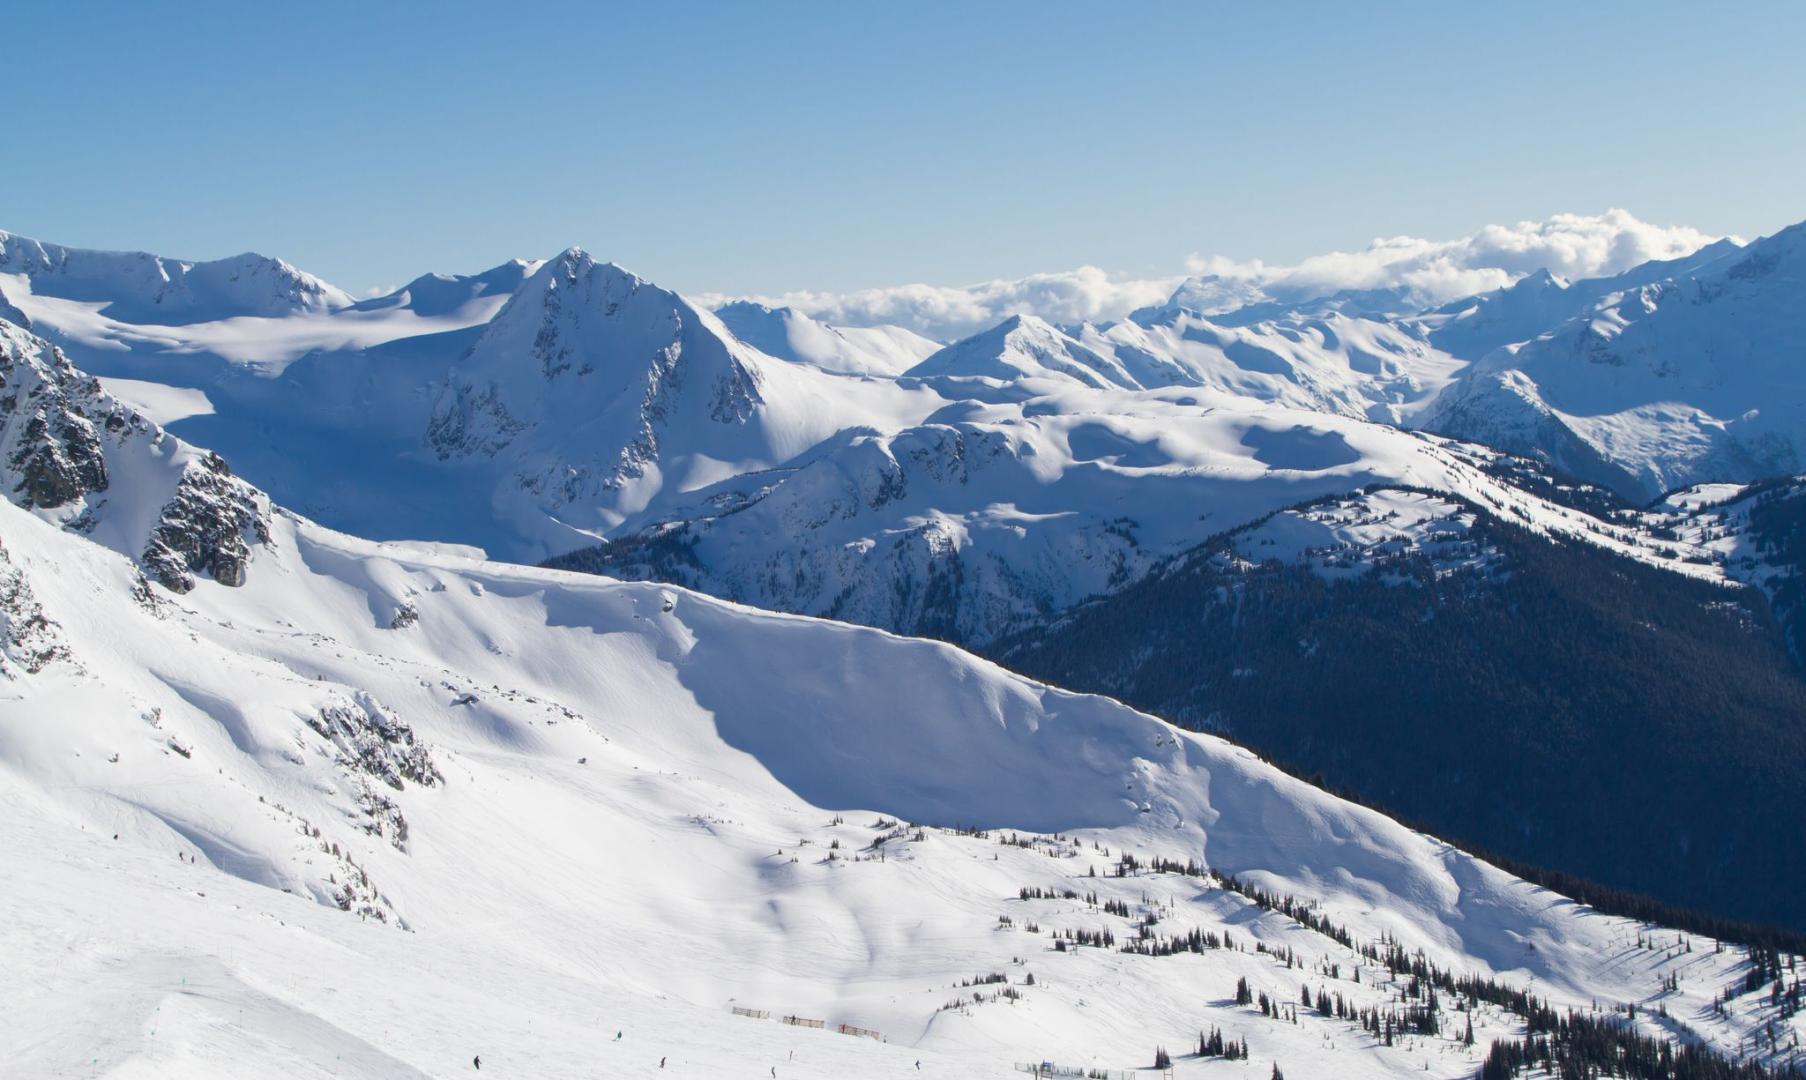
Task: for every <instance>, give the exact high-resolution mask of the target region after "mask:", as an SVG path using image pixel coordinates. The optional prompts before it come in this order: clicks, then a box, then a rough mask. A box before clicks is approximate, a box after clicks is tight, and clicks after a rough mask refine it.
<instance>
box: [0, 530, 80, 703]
mask: <svg viewBox="0 0 1806 1080" xmlns="http://www.w3.org/2000/svg"><path fill="white" fill-rule="evenodd" d="M68 659H70V656H69V646H68V645H67V644H66V643H65V642H64V641H63V636H62V633H61V631H60V630H59V629H58V627H57V625H56V623H54V622H51V621H50V620H49V619H48V618H46V617H45V615H44V609H43V608H42V607H40V606H39V604H38V599H37V597H36V596H34V595H33V594H32V591H31V583H30V582H28V581H26V580H25V573H24V571H23V570H22V569H20V568H19V566H18V565H16V564H15V563H14V562H13V561H12V556H10V555H9V554H7V551H6V545H5V544H3V543H0V677H5V678H9V679H10V678H16V677H18V676H19V675H20V674H25V675H34V674H36V673H37V672H39V671H42V670H44V668H46V667H48V666H50V665H51V664H53V663H55V662H57V661H59V660H61V661H66V660H68Z"/></svg>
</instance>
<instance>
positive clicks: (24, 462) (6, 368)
mask: <svg viewBox="0 0 1806 1080" xmlns="http://www.w3.org/2000/svg"><path fill="white" fill-rule="evenodd" d="M152 427H153V425H151V423H150V422H149V421H147V420H145V419H144V418H143V417H141V416H139V415H138V414H137V413H136V412H134V411H132V410H131V409H129V408H127V407H126V406H125V405H123V404H121V403H119V402H118V401H115V400H113V398H112V396H111V395H109V394H107V393H106V391H105V390H103V389H101V386H100V382H99V381H98V380H96V379H94V378H92V377H90V376H87V375H83V374H82V373H81V372H79V371H77V370H76V369H75V367H74V366H73V365H71V364H70V363H69V360H68V358H67V357H65V356H64V355H63V353H62V350H60V349H56V348H53V347H52V346H50V345H48V344H47V343H45V342H44V341H42V340H41V339H39V338H36V337H33V336H32V335H31V334H29V333H26V332H25V331H24V330H22V329H20V328H19V327H17V326H13V325H9V324H7V323H5V322H4V321H0V439H3V441H0V447H3V448H4V450H5V457H4V462H5V466H6V469H7V470H8V473H9V474H10V475H9V476H8V477H7V480H8V481H9V483H8V484H7V490H8V492H9V493H10V494H11V495H12V497H13V500H14V501H15V502H17V503H19V504H20V505H21V506H24V507H26V508H27V509H42V510H54V509H57V508H59V507H63V506H69V505H70V504H72V503H74V502H76V501H77V500H78V499H81V498H82V497H84V496H86V495H89V494H93V493H97V492H102V491H105V490H106V489H107V463H106V454H105V453H104V451H103V449H102V446H101V433H102V432H103V431H104V432H106V433H108V434H111V435H114V436H118V437H121V438H124V437H129V436H131V435H135V434H142V433H144V432H147V431H149V430H151V429H152Z"/></svg>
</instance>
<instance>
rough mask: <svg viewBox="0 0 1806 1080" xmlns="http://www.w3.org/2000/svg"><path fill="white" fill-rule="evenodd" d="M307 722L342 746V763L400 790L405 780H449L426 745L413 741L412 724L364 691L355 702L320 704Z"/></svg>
mask: <svg viewBox="0 0 1806 1080" xmlns="http://www.w3.org/2000/svg"><path fill="white" fill-rule="evenodd" d="M307 726H308V727H311V728H313V729H314V731H316V732H318V733H319V734H320V735H321V736H322V737H324V738H326V739H328V740H330V741H331V742H332V744H333V745H334V746H336V747H337V748H338V755H339V763H340V764H342V765H345V766H347V767H350V768H355V769H357V770H358V771H359V772H362V773H365V774H367V775H369V776H372V777H374V778H376V779H378V780H381V781H382V782H383V783H384V784H387V785H388V786H389V787H391V788H394V789H395V790H396V791H400V790H401V789H402V781H404V780H412V781H413V782H414V783H416V784H419V785H420V786H422V787H432V786H433V785H435V784H438V783H440V782H441V781H443V780H444V779H445V777H444V776H443V775H441V774H440V772H439V767H438V766H437V765H435V764H434V763H433V758H432V755H431V754H430V753H429V752H428V750H427V747H426V744H425V743H422V742H418V741H416V740H415V738H414V729H413V728H411V727H409V726H408V725H407V723H406V722H404V721H403V720H401V719H400V718H399V717H397V716H395V715H394V714H393V713H391V712H390V711H389V710H388V709H386V708H385V707H384V706H383V705H382V704H381V703H380V702H378V701H377V700H376V699H375V698H374V697H371V696H370V695H369V694H365V693H361V692H360V693H359V694H358V695H357V698H356V700H355V701H352V702H347V703H345V704H343V705H329V706H327V707H326V708H324V709H321V710H320V713H319V715H318V716H315V717H309V718H308V720H307Z"/></svg>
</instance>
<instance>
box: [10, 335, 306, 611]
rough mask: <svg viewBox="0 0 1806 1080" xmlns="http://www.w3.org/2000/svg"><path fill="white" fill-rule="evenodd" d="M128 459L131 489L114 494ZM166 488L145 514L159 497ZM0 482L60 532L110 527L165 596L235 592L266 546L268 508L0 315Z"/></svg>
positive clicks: (218, 464) (219, 467) (114, 541)
mask: <svg viewBox="0 0 1806 1080" xmlns="http://www.w3.org/2000/svg"><path fill="white" fill-rule="evenodd" d="M121 462H126V463H127V464H128V465H129V467H127V468H126V472H127V474H128V475H131V476H132V477H133V483H132V485H131V486H132V488H133V490H131V491H129V492H116V491H114V490H112V489H113V485H114V483H115V479H116V474H117V473H118V472H119V470H120V468H121V464H120V463H121ZM172 478H173V488H174V492H173V495H171V496H170V497H169V498H168V501H167V502H165V503H164V505H163V506H162V507H161V509H160V510H158V511H157V513H156V515H155V517H154V518H152V517H150V515H149V510H148V508H149V507H153V506H155V505H156V503H155V501H154V500H156V499H158V498H161V497H162V495H161V494H160V492H162V491H168V490H169V487H168V486H165V485H170V484H171V480H172ZM0 486H3V489H4V491H5V492H6V494H7V495H8V496H9V497H10V498H11V499H12V500H13V501H14V502H15V503H17V504H18V505H20V506H23V507H25V508H26V509H28V510H36V511H41V512H45V513H44V516H46V517H49V518H51V519H52V520H54V521H55V522H57V523H58V524H61V525H62V526H63V527H65V528H72V529H77V530H81V531H84V532H94V531H95V530H96V529H97V526H99V525H100V524H101V523H102V522H103V521H106V522H109V523H110V524H111V525H112V526H113V527H112V528H110V529H108V530H102V531H104V532H107V533H109V534H110V539H109V540H108V543H109V544H110V545H112V546H115V547H119V548H121V550H123V551H124V553H125V554H127V555H135V556H137V557H138V559H139V560H140V561H141V562H142V564H143V566H144V568H145V572H146V573H147V574H148V575H149V576H150V577H151V578H153V579H154V580H156V581H158V582H159V583H161V584H162V585H164V586H165V587H166V588H169V589H172V590H174V591H176V592H187V591H189V590H190V589H192V588H194V580H195V579H194V576H193V575H195V574H205V575H207V576H208V577H211V578H212V579H213V580H215V581H217V582H219V583H220V584H222V585H231V586H238V585H243V584H244V582H245V576H246V573H247V569H248V566H249V563H250V558H251V547H252V545H255V544H264V543H268V542H269V539H270V532H269V507H268V500H267V499H266V498H265V497H264V496H263V495H262V493H261V492H259V491H258V490H257V489H256V488H253V487H251V486H250V485H249V484H246V483H245V482H244V481H242V480H239V479H237V478H235V477H234V476H233V475H232V470H231V469H230V468H228V467H227V465H226V462H225V460H224V459H223V458H221V457H220V456H219V455H218V454H214V453H211V452H208V453H200V452H197V451H195V450H194V449H192V448H191V447H188V446H186V445H184V444H183V443H182V442H181V441H180V440H179V439H176V438H174V437H172V436H170V435H168V434H167V433H165V432H164V431H163V430H162V429H161V428H159V427H158V426H157V425H156V424H154V423H152V422H151V421H149V420H148V419H146V418H145V417H144V416H143V415H141V414H139V413H138V412H137V411H135V410H134V409H132V408H130V407H129V406H127V405H125V404H124V403H123V402H121V401H119V400H118V399H116V398H114V397H113V395H112V394H110V393H108V392H107V390H106V389H105V387H103V386H102V385H101V383H100V381H99V380H98V379H95V378H93V377H91V376H89V375H86V374H84V373H82V372H80V371H78V370H76V368H75V367H74V366H73V365H72V364H70V363H69V360H68V358H67V357H66V356H64V355H63V353H62V351H61V350H60V349H57V348H55V347H54V346H52V345H50V344H49V343H48V342H46V341H44V340H43V339H41V338H38V337H36V336H34V335H32V334H30V333H28V332H26V331H25V330H23V329H21V328H20V327H19V326H17V325H14V324H12V323H8V322H6V321H4V320H3V319H0Z"/></svg>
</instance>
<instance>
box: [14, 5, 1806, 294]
mask: <svg viewBox="0 0 1806 1080" xmlns="http://www.w3.org/2000/svg"><path fill="white" fill-rule="evenodd" d="M1104 7H1105V5H1101V4H1099V5H1091V4H1085V5H1080V4H1062V3H1051V2H1043V3H1011V2H1002V0H996V2H985V0H978V2H967V3H955V4H939V3H929V2H923V0H912V2H909V3H892V4H886V5H882V6H880V5H877V4H863V3H855V2H844V3H820V4H817V3H803V2H787V3H777V2H774V3H770V4H755V3H751V2H746V3H723V4H685V5H676V4H672V5H667V4H661V3H632V4H607V3H600V2H596V3H572V4H566V3H558V2H548V0H533V2H521V3H507V2H497V0H491V2H488V3H483V4H471V5H460V4H452V3H444V4H431V5H428V4H424V3H422V4H417V5H409V4H385V3H378V4H355V5H354V4H343V5H340V4H334V3H309V4H286V3H284V4H277V3H242V2H239V3H229V4H218V5H211V4H204V3H199V2H194V3H166V4H156V3H141V4H140V3H124V2H120V3H79V2H74V0H55V2H37V0H19V2H16V3H13V4H9V5H8V6H7V11H6V16H5V27H6V29H5V35H6V38H7V41H8V47H7V50H6V55H7V62H6V86H7V89H6V93H5V97H4V101H5V104H6V108H5V113H4V115H5V119H6V123H5V138H6V145H7V147H8V152H7V153H6V155H5V159H6V160H5V164H4V166H0V228H6V229H10V230H13V231H15V232H21V233H25V234H28V235H35V236H40V237H42V238H45V239H52V240H57V241H59V242H63V243H68V244H76V245H82V246H100V247H120V248H134V249H145V250H152V251H157V252H159V253H164V254H170V255H177V256H183V257H191V258H196V257H198V258H207V257H215V256H220V255H225V254H230V253H235V252H237V251H241V250H246V249H252V250H257V251H261V252H264V253H267V254H274V255H281V256H283V257H285V258H287V259H289V260H290V261H291V262H294V263H296V264H298V265H300V266H302V267H304V268H306V269H309V270H313V271H315V272H316V273H319V274H321V275H323V276H325V277H327V278H328V279H330V280H333V281H335V282H337V283H339V284H341V285H343V286H345V287H347V288H351V289H362V288H366V287H369V286H374V285H378V284H392V283H399V282H400V281H403V280H405V279H407V278H409V277H412V276H413V275H414V274H416V273H420V272H424V271H427V270H444V271H472V270H477V269H481V268H483V267H486V266H489V265H492V264H494V263H497V262H500V261H502V260H503V259H505V258H508V257H511V256H515V255H522V256H545V255H549V254H551V253H553V252H555V251H557V250H560V249H562V248H564V247H567V246H570V245H571V244H581V245H582V246H584V247H585V248H588V249H590V250H591V251H594V252H596V253H597V254H599V255H604V256H606V257H609V258H613V259H616V260H617V261H620V262H622V263H624V264H626V265H628V266H631V267H633V268H634V269H636V270H639V271H640V272H641V273H643V274H646V275H647V276H650V277H653V278H655V279H657V280H659V281H661V282H663V283H667V284H670V285H672V286H675V287H679V288H682V289H686V290H690V291H729V292H766V293H776V292H782V291H786V290H790V289H798V288H815V289H846V288H853V287H858V286H864V285H883V284H893V283H897V282H903V281H916V280H921V281H930V282H934V283H942V284H957V283H963V282H966V281H970V280H977V279H982V278H990V277H1013V276H1017V275H1021V274H1025V273H1029V272H1033V271H1039V270H1055V269H1064V268H1068V267H1072V266H1075V265H1078V264H1080V263H1092V264H1096V265H1100V266H1103V267H1106V268H1108V269H1112V270H1121V271H1126V272H1131V273H1147V272H1156V273H1169V272H1175V271H1177V270H1178V269H1179V264H1180V261H1181V260H1182V259H1183V258H1184V256H1185V255H1186V254H1187V253H1189V252H1204V253H1208V254H1224V255H1230V256H1235V257H1237V258H1251V257H1260V258H1265V259H1268V260H1273V261H1284V260H1290V259H1295V258H1297V257H1300V256H1302V255H1306V254H1311V253H1315V252H1318V251H1323V250H1327V249H1329V248H1332V247H1337V248H1341V247H1353V246H1359V245H1362V244H1364V243H1365V242H1366V241H1367V240H1369V239H1371V238H1372V237H1374V236H1378V235H1392V234H1398V233H1410V234H1413V235H1419V236H1429V237H1433V238H1443V237H1452V236H1455V235H1459V234H1462V233H1466V232H1468V231H1471V230H1472V229H1473V228H1475V227H1477V226H1479V225H1482V224H1485V223H1488V222H1493V221H1516V220H1519V219H1525V218H1542V217H1546V216H1548V215H1549V214H1551V213H1556V212H1560V211H1568V210H1572V211H1578V212H1596V211H1599V210H1602V209H1605V208H1606V207H1608V206H1623V207H1625V208H1627V209H1629V210H1631V211H1632V212H1633V213H1635V214H1637V215H1638V216H1639V217H1642V218H1644V219H1646V220H1651V221H1655V222H1658V223H1662V224H1691V225H1694V226H1697V227H1699V228H1702V229H1706V230H1709V231H1712V232H1727V233H1729V232H1734V233H1740V234H1744V235H1749V236H1754V235H1758V234H1761V233H1765V232H1771V231H1773V230H1774V229H1776V228H1778V227H1780V226H1781V225H1784V224H1787V223H1789V222H1792V221H1795V220H1798V219H1801V218H1806V62H1803V61H1802V58H1801V53H1800V48H1801V43H1802V42H1806V4H1801V3H1775V4H1763V5H1734V4H1733V5H1726V6H1723V7H1721V6H1720V5H1715V4H1704V3H1698V2H1690V3H1673V4H1670V3H1636V4H1628V3H1627V4H1611V3H1560V4H1553V3H1550V4H1515V3H1514V4H1500V5H1482V4H1478V3H1473V4H1469V3H1456V4H1376V5H1355V4H1329V3H1323V4H1300V5H1295V6H1281V5H1266V4H1261V5H1235V6H1229V5H1223V6H1210V5H1206V4H1203V3H1186V4H1170V5H1169V4H1141V5H1136V4H1120V5H1109V7H1110V8H1111V10H1108V11H1105V10H1102V9H1103V8H1104Z"/></svg>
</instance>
